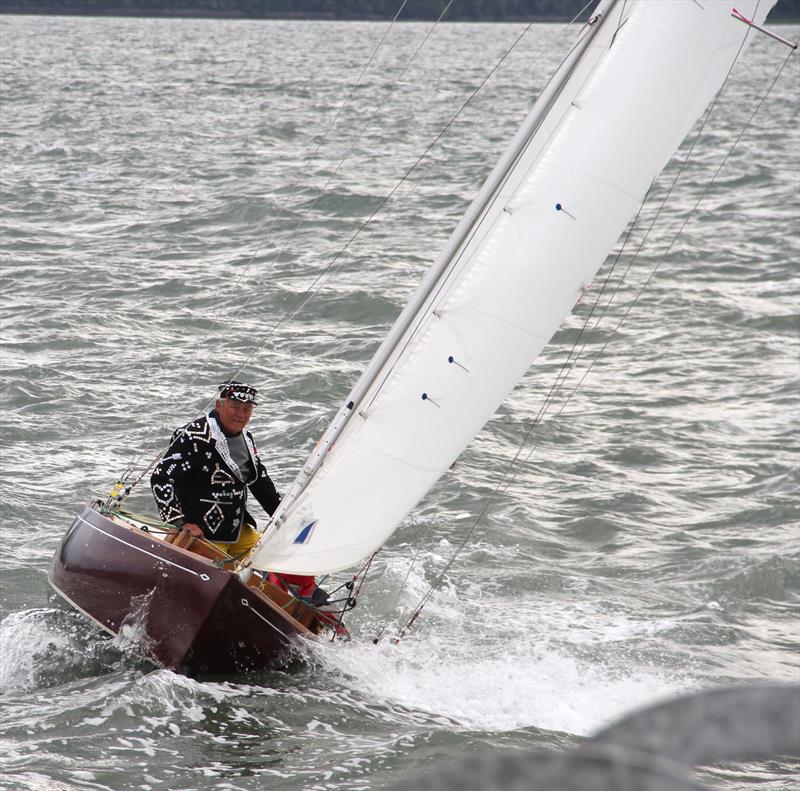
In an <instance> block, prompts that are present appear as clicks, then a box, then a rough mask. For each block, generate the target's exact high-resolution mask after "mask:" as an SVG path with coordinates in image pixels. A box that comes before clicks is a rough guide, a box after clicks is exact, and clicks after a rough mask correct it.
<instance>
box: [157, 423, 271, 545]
mask: <svg viewBox="0 0 800 791" xmlns="http://www.w3.org/2000/svg"><path fill="white" fill-rule="evenodd" d="M215 415H216V413H215V412H211V413H209V414H208V415H204V416H203V417H201V418H198V419H197V420H194V421H192V422H191V423H189V424H187V425H186V426H183V427H182V428H179V429H177V430H176V431H175V433H174V434H173V435H172V442H171V443H170V446H169V448H168V449H167V451H166V453H165V454H164V457H163V458H162V459H161V461H160V462H159V463H158V465H157V466H156V468H155V470H154V471H153V474H152V476H151V477H150V486H151V487H152V489H153V496H154V497H155V500H156V505H158V510H159V512H160V514H161V518H162V519H163V520H164V521H165V522H169V523H170V524H174V525H176V526H180V525H182V524H183V523H184V522H194V523H195V524H197V525H199V526H200V527H201V528H202V529H203V534H204V535H205V537H206V538H207V539H209V540H210V541H219V542H222V543H226V544H228V543H233V542H235V541H236V540H237V538H238V537H239V531H240V530H241V527H242V525H243V524H251V525H255V523H256V522H255V519H253V517H252V516H250V514H249V513H248V512H247V509H246V508H245V504H246V502H247V487H250V491H251V492H252V493H253V496H254V497H255V498H256V500H258V502H259V503H261V505H262V506H263V508H264V510H265V511H266V512H267V513H268V514H272V513H273V512H274V511H275V509H276V508H277V507H278V503H279V502H280V496H279V495H278V493H277V491H275V485H274V484H273V483H272V480H271V479H270V477H269V475H267V470H266V468H265V467H264V465H263V464H262V463H261V459H259V457H258V451H257V450H256V446H255V443H254V442H253V435H252V434H251V433H250V432H249V431H245V432H244V435H245V443H246V445H247V449H248V450H249V452H250V461H251V462H252V468H253V469H254V470H255V475H254V476H253V474H252V471H251V470H244V471H240V470H239V467H238V466H237V465H236V462H234V460H233V458H232V457H231V454H230V450H229V448H228V442H227V439H226V437H225V433H224V432H223V430H222V427H221V426H220V425H219V423H218V422H217V420H216V417H215ZM245 477H246V478H248V479H247V480H243V478H245Z"/></svg>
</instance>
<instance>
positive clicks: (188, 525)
mask: <svg viewBox="0 0 800 791" xmlns="http://www.w3.org/2000/svg"><path fill="white" fill-rule="evenodd" d="M181 532H184V533H189V535H191V536H194V537H195V538H202V537H203V531H202V529H201V527H200V525H196V524H195V523H194V522H185V523H184V524H183V526H182V527H181Z"/></svg>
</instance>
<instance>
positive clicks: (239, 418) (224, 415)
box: [217, 398, 253, 434]
mask: <svg viewBox="0 0 800 791" xmlns="http://www.w3.org/2000/svg"><path fill="white" fill-rule="evenodd" d="M217 414H219V422H220V423H221V424H222V428H224V429H225V431H227V432H228V434H238V433H239V432H240V431H241V430H242V429H243V428H244V427H245V426H246V425H247V424H248V423H249V422H250V417H251V416H252V414H253V404H252V403H250V404H246V403H245V402H244V401H237V400H236V399H234V398H220V399H219V400H218V401H217Z"/></svg>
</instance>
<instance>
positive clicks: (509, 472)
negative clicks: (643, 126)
mask: <svg viewBox="0 0 800 791" xmlns="http://www.w3.org/2000/svg"><path fill="white" fill-rule="evenodd" d="M749 32H750V28H748V30H747V32H746V33H745V35H744V37H743V39H742V42H741V44H740V46H739V49H738V51H737V53H736V56H735V57H734V59H733V62H732V63H731V66H730V68H729V69H728V72H727V74H726V75H725V79H724V80H723V83H722V86H721V87H720V90H719V91H718V92H717V93H716V95H715V96H714V99H713V101H712V103H711V105H710V107H709V109H708V111H707V112H706V115H705V117H704V119H703V121H702V123H701V126H700V129H699V130H698V133H697V135H696V136H695V138H694V140H693V141H692V143H691V146H690V148H689V151H688V152H687V155H686V158H685V159H684V161H683V163H682V164H681V166H680V168H679V170H678V173H677V175H676V176H675V178H674V179H673V181H672V184H671V185H670V187H669V189H668V191H667V194H666V195H665V197H664V199H663V200H662V201H661V204H660V206H659V208H658V210H657V212H656V215H655V217H654V218H653V221H652V222H651V223H650V226H649V227H648V229H647V232H646V234H645V237H644V238H643V240H642V243H641V244H640V245H639V247H638V248H637V250H636V253H635V255H634V260H635V258H636V257H638V255H639V253H640V252H641V250H642V248H643V245H644V243H645V242H646V240H647V238H648V237H649V234H650V231H651V230H652V228H653V226H654V224H655V222H656V220H657V219H658V217H659V215H660V214H661V212H662V210H663V208H664V206H665V204H666V200H667V199H668V198H669V196H670V195H671V193H672V190H673V188H674V187H675V184H676V183H677V181H678V179H679V178H680V175H681V173H682V172H683V169H684V168H685V166H686V164H687V162H688V161H689V158H690V156H691V154H692V152H693V151H694V147H695V145H696V143H697V140H698V139H699V138H700V135H701V134H702V132H703V129H704V128H705V126H706V123H707V122H708V119H709V118H710V116H711V113H712V111H713V110H714V108H715V106H716V104H717V101H718V99H719V97H720V95H721V94H722V92H723V90H724V88H725V86H726V85H727V83H728V80H729V78H730V75H731V72H732V71H733V69H734V67H735V65H736V63H737V62H738V60H739V56H740V55H741V53H742V50H743V48H744V45H745V43H746V40H747V36H748V34H749ZM794 52H795V51H794V50H791V51H790V52H789V55H787V57H786V59H785V60H784V61H783V63H782V64H781V67H780V69H779V70H778V73H777V74H776V75H775V77H774V79H773V80H772V82H771V83H770V85H769V87H768V88H767V90H766V92H765V93H764V95H763V96H762V97H761V100H760V101H759V102H758V104H757V105H756V107H755V109H754V110H753V112H752V113H751V115H750V117H749V118H748V119H747V121H746V122H745V124H744V126H743V127H742V128H741V129H740V131H739V133H738V135H737V137H736V139H735V140H734V142H733V144H732V146H731V148H730V149H729V151H728V152H727V153H726V154H725V156H724V158H723V160H722V162H721V163H720V165H719V166H718V168H717V170H716V171H715V173H714V175H713V176H712V178H711V180H710V181H709V182H708V184H707V185H706V186H705V188H704V189H703V192H702V193H701V195H700V197H699V198H698V200H697V202H696V203H695V205H694V207H693V209H692V210H690V211H689V212H687V213H686V216H685V217H684V220H683V223H682V224H681V226H680V228H679V229H678V231H677V233H676V234H675V236H674V237H673V238H672V240H671V242H670V244H669V246H668V247H667V249H666V250H665V252H664V255H667V254H668V253H669V252H670V251H671V250H672V247H673V246H674V244H675V241H676V240H677V239H678V237H679V236H680V235H681V233H682V232H683V230H684V228H685V227H686V225H687V223H688V221H689V219H690V217H691V216H692V214H694V212H695V211H696V210H697V208H698V206H699V205H700V203H701V201H702V200H703V198H704V197H705V195H706V193H707V192H708V190H709V188H710V187H711V185H712V184H713V183H714V181H715V180H716V178H717V177H718V175H719V173H720V172H721V171H722V168H723V167H724V166H725V164H726V162H727V161H728V159H729V157H730V155H731V154H732V153H733V150H734V149H735V148H736V146H737V144H738V143H739V141H740V140H741V138H742V136H743V135H744V133H745V131H746V130H747V129H748V128H749V126H750V124H751V123H752V120H753V118H755V116H756V114H757V113H758V112H759V110H760V109H761V107H762V105H763V103H764V101H765V100H766V98H767V96H768V95H769V93H770V92H771V91H772V89H773V87H774V86H775V84H776V83H777V81H778V79H779V78H780V76H781V74H782V73H783V70H784V68H785V67H786V64H787V63H788V62H789V59H790V58H791V57H792V55H793V54H794ZM651 187H652V185H651ZM648 194H649V190H648ZM646 198H647V195H645V200H646ZM643 203H644V201H643ZM641 208H642V206H640V207H639V212H637V215H636V219H638V217H639V215H640V212H641ZM629 237H630V231H629V232H628V234H627V235H626V238H625V243H627V240H628V238H629ZM623 247H624V244H623ZM620 255H621V251H620ZM617 260H619V255H618V256H617ZM631 264H632V262H631ZM659 265H660V261H659V262H657V263H656V265H655V267H654V268H653V269H652V271H651V272H650V274H649V275H648V277H647V278H646V280H645V282H644V284H643V285H642V287H641V288H640V289H639V292H638V293H637V294H636V296H635V297H634V299H633V300H632V301H631V303H630V304H629V306H628V308H627V310H626V311H625V313H624V314H623V316H622V318H621V319H620V320H619V322H618V324H617V325H616V327H615V328H614V331H613V332H612V334H611V336H610V337H609V338H608V340H607V341H606V342H605V344H604V345H603V347H602V348H601V350H600V352H599V353H598V355H596V356H595V360H596V359H597V357H598V356H599V355H600V354H602V353H603V352H604V351H605V349H606V348H607V346H608V344H609V343H610V341H611V339H612V338H613V337H614V334H616V332H617V330H618V329H619V328H620V326H621V325H622V323H623V322H624V320H625V319H626V318H627V316H628V315H629V314H630V312H631V310H632V309H633V306H634V305H635V304H636V302H637V301H638V299H639V297H640V296H641V294H642V293H643V291H644V289H645V288H646V287H647V286H648V285H649V283H650V282H651V280H652V278H653V276H654V275H655V272H656V271H657V270H658V267H659ZM614 266H616V261H615V263H614ZM629 270H630V264H629V266H628V268H627V269H626V274H627V272H628V271H629ZM623 279H624V275H623ZM621 282H622V281H620V284H619V285H618V287H617V290H619V287H620V286H621ZM598 300H599V295H598ZM608 304H609V305H610V304H611V302H610V301H609V303H608ZM592 312H593V310H592ZM590 317H591V313H590V316H589V318H590ZM589 318H587V322H585V323H584V328H583V329H585V327H586V323H588V320H589ZM601 318H602V316H601ZM595 326H597V325H595ZM583 329H582V330H581V332H582V331H583ZM576 345H577V340H576V342H575V344H573V347H572V350H571V351H570V356H571V355H572V353H573V352H574V350H575V348H576ZM584 348H585V344H584V345H583V346H582V347H581V351H582V350H583V349H584ZM578 354H580V352H579V353H578ZM568 359H569V357H568ZM576 360H577V358H576ZM593 362H594V361H592V364H593ZM573 366H574V364H573ZM589 370H591V366H590V368H589ZM589 370H587V371H586V372H585V373H584V375H583V377H582V378H581V380H580V381H579V382H578V384H577V386H576V387H575V388H574V389H573V391H572V392H571V393H570V395H569V398H568V399H567V402H565V403H564V405H563V406H562V407H561V409H560V410H559V412H558V414H557V415H556V417H558V415H560V414H561V412H562V411H563V409H564V407H565V406H566V403H568V401H569V399H571V397H572V396H573V395H574V394H575V392H577V389H578V387H580V385H581V384H582V383H583V381H584V379H585V378H586V376H587V375H588V373H589ZM562 371H563V366H562ZM562 385H563V381H562ZM552 393H553V389H552V388H551V391H550V393H548V396H547V399H550V396H551V394H552ZM547 399H546V402H547ZM543 414H544V413H543V411H542V410H541V409H540V411H539V413H538V414H537V416H536V417H535V418H534V420H533V421H532V422H531V423H530V425H529V426H528V428H527V430H526V432H525V435H524V437H523V439H522V442H521V443H520V444H519V446H518V447H517V451H516V453H515V454H514V457H513V458H512V459H511V461H510V462H509V464H508V465H507V466H506V468H505V470H504V472H503V475H502V476H501V478H500V481H499V482H498V484H497V486H496V487H495V489H494V490H493V491H492V493H491V494H490V495H489V497H488V498H487V500H486V503H485V504H484V506H483V508H482V509H481V511H480V513H479V514H478V516H477V518H476V519H475V520H474V521H473V523H472V525H471V526H470V528H469V529H468V531H467V533H466V535H465V536H464V538H463V539H462V541H461V542H460V543H459V545H458V546H457V547H456V549H455V551H454V552H453V554H452V556H451V557H450V559H449V560H448V561H447V563H445V565H444V567H443V568H442V570H441V571H440V573H439V574H438V575H437V577H436V579H435V580H434V581H433V582H432V583H431V584H430V586H429V588H428V590H427V591H426V593H425V594H424V595H423V597H422V598H421V600H420V602H419V604H418V605H417V607H416V608H415V609H414V610H413V611H412V614H411V615H410V616H409V618H408V620H407V621H406V623H405V625H404V626H403V627H402V628H401V629H400V630H399V633H398V636H397V637H396V639H395V642H399V640H401V639H402V638H403V637H404V636H405V635H406V633H407V632H408V630H409V629H411V627H412V626H413V624H414V622H415V621H416V620H417V618H418V617H419V616H420V614H421V612H422V609H423V608H424V606H425V605H426V604H427V603H428V601H429V600H430V598H431V596H433V594H434V592H435V591H436V589H437V588H438V587H439V586H440V585H441V583H442V581H443V580H444V577H445V575H446V574H447V572H448V571H449V569H450V567H451V566H452V565H453V563H454V562H455V560H456V558H457V557H458V555H459V554H460V553H461V552H462V551H463V549H464V547H465V546H466V545H467V542H468V541H469V539H470V538H471V536H472V534H473V533H474V531H475V529H476V528H477V526H478V525H479V524H480V523H481V522H482V521H483V519H484V517H485V516H486V515H487V513H488V512H489V510H490V508H491V506H492V505H493V504H494V501H495V500H496V498H497V496H498V494H500V493H501V491H505V490H506V489H507V488H508V486H509V485H510V483H511V482H512V480H513V478H514V477H515V474H516V473H515V469H514V468H515V467H516V463H517V461H518V460H519V458H520V456H521V454H522V450H523V449H524V447H525V446H526V445H527V444H528V441H529V439H530V437H531V435H532V433H533V431H534V429H535V428H536V427H537V426H538V424H539V421H540V420H541V417H542V415H543ZM535 447H536V446H534V448H533V449H532V450H531V451H530V453H529V454H528V456H527V458H530V455H531V454H532V453H533V450H534V449H535Z"/></svg>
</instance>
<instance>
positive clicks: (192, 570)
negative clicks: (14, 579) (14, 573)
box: [49, 508, 311, 674]
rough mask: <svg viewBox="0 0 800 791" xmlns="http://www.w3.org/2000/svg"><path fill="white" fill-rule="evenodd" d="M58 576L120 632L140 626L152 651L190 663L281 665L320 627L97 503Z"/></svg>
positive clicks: (60, 558)
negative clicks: (301, 639)
mask: <svg viewBox="0 0 800 791" xmlns="http://www.w3.org/2000/svg"><path fill="white" fill-rule="evenodd" d="M49 581H50V584H51V586H52V587H53V588H54V589H55V591H56V592H57V593H59V594H60V595H61V596H63V597H64V598H65V599H66V600H67V601H68V602H69V603H70V604H72V605H73V606H74V607H76V608H77V609H79V610H80V611H81V612H83V614H84V615H87V616H88V617H90V618H91V619H92V620H94V621H96V622H97V623H98V624H100V626H102V627H103V628H104V629H106V630H107V631H109V632H111V633H112V634H118V633H119V632H120V630H121V629H124V627H125V626H126V625H129V626H131V627H132V628H133V630H134V639H136V640H137V642H138V643H139V645H141V647H142V650H143V653H145V654H146V655H148V656H149V657H150V658H151V659H153V660H155V661H156V662H157V663H158V664H160V665H163V666H164V667H168V668H171V669H173V670H178V671H180V672H186V673H213V674H217V673H219V674H225V673H237V672H246V671H253V670H266V669H269V668H275V667H279V666H281V665H284V664H286V662H287V661H288V660H289V659H290V658H291V654H292V651H293V648H294V645H295V642H296V638H297V637H298V636H299V635H301V634H302V635H310V634H311V633H310V632H309V631H308V630H307V629H306V628H305V627H304V626H302V624H300V623H299V622H297V621H296V620H294V619H293V618H291V617H290V616H289V615H287V614H286V613H285V612H284V611H283V610H282V609H281V608H280V607H279V606H278V605H276V604H275V603H274V602H272V601H270V600H269V599H268V598H267V597H266V596H264V595H263V594H261V593H260V592H258V591H256V590H254V589H253V588H251V587H248V586H247V585H245V584H243V583H242V582H241V580H240V579H239V577H238V576H237V575H236V574H233V573H232V572H230V571H226V570H224V569H221V568H215V567H214V566H213V565H212V564H211V562H210V561H208V560H206V559H205V558H203V557H200V556H198V555H194V554H193V553H191V552H187V551H185V550H182V549H178V548H177V547H174V546H172V545H171V544H167V543H164V542H163V541H161V540H160V539H158V538H155V537H153V536H151V535H150V534H148V533H147V532H146V531H144V530H139V529H137V528H135V527H133V526H126V525H125V524H119V523H117V522H115V521H113V520H112V519H109V518H107V517H105V516H103V515H102V514H99V513H98V512H97V511H94V510H92V509H91V508H84V509H83V511H81V512H80V513H79V514H78V515H77V516H76V517H75V519H74V521H73V523H72V525H71V527H70V528H69V530H68V531H67V533H66V535H65V536H64V538H63V540H62V541H61V544H60V546H59V547H58V549H57V550H56V553H55V556H54V557H53V562H52V565H51V567H50V575H49Z"/></svg>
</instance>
